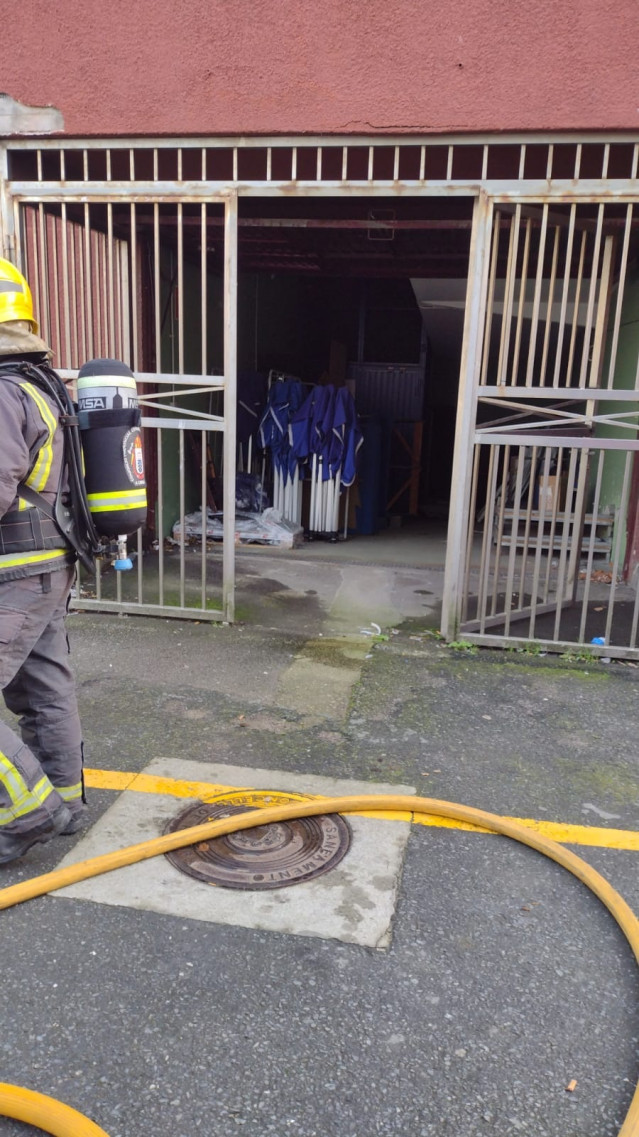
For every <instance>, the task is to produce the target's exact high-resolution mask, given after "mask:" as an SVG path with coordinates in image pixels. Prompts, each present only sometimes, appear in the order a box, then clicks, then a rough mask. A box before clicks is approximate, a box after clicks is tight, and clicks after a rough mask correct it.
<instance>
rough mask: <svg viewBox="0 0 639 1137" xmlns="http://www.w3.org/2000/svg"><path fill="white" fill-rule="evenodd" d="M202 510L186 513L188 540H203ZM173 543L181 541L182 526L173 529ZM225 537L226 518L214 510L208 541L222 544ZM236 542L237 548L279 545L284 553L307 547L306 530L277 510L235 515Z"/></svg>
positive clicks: (209, 511)
mask: <svg viewBox="0 0 639 1137" xmlns="http://www.w3.org/2000/svg"><path fill="white" fill-rule="evenodd" d="M202 528H203V526H202V510H201V509H198V510H196V511H195V512H194V513H187V514H186V515H185V517H184V536H185V537H186V538H189V539H193V538H200V539H201V538H202ZM172 532H173V540H174V541H180V540H181V539H182V526H181V525H180V522H179V521H176V523H175V525H174V526H173V530H172ZM223 536H224V515H223V514H222V513H216V512H214V511H213V510H212V509H207V511H206V538H207V540H209V541H221V540H222V538H223ZM235 542H236V544H238V545H276V546H278V547H279V548H281V549H296V548H298V547H299V546H300V545H302V544H303V543H304V530H303V529H302V527H301V525H296V524H295V523H294V522H293V521H288V520H287V519H286V518H285V517H282V515H281V513H280V512H279V510H277V509H265V510H264V512H263V513H245V512H242V511H239V510H238V512H237V513H236V515H235Z"/></svg>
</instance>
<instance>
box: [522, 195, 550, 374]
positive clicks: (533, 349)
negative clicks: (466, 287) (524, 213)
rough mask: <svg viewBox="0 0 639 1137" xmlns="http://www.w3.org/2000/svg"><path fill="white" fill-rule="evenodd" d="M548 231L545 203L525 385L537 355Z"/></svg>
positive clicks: (542, 214)
mask: <svg viewBox="0 0 639 1137" xmlns="http://www.w3.org/2000/svg"><path fill="white" fill-rule="evenodd" d="M547 232H548V205H547V204H545V205H544V206H543V209H542V213H541V230H540V233H539V249H538V252H537V273H536V276H535V292H534V298H533V307H532V316H531V319H530V341H529V344H528V365H527V367H526V386H527V387H532V385H533V371H534V367H535V357H536V355H537V330H538V328H539V310H540V307H541V287H542V284H543V279H544V261H545V259H546V234H547Z"/></svg>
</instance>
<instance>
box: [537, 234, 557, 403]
mask: <svg viewBox="0 0 639 1137" xmlns="http://www.w3.org/2000/svg"><path fill="white" fill-rule="evenodd" d="M560 233H561V230H560V228H559V226H558V225H557V226H556V227H555V240H554V243H553V248H552V263H551V266H550V281H549V284H548V302H547V305H546V330H545V332H544V344H543V348H542V352H541V367H540V371H539V386H540V387H545V386H546V368H547V366H548V350H549V347H550V329H551V328H552V325H553V318H552V309H553V304H554V302H555V284H556V282H557V261H558V259H559V236H560Z"/></svg>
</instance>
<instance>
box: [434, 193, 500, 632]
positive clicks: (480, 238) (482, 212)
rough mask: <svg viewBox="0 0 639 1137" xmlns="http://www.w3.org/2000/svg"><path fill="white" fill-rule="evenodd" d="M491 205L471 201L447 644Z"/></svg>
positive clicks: (455, 615)
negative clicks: (471, 222) (472, 205)
mask: <svg viewBox="0 0 639 1137" xmlns="http://www.w3.org/2000/svg"><path fill="white" fill-rule="evenodd" d="M491 223H492V202H491V201H490V200H489V198H488V197H487V196H486V195H485V194H484V193H483V192H481V193H480V194H478V196H477V197H476V199H475V204H474V208H473V227H472V233H471V242H470V259H469V266H468V287H467V292H466V309H465V315H464V336H463V342H462V357H461V364H460V372H459V374H460V382H459V396H458V401H457V423H456V428H455V454H454V459H453V475H452V486H451V498H450V514H449V520H448V538H447V543H446V566H445V573H444V596H443V604H442V629H441V630H442V634H443V635H444V636H445V637H446V638H452V637H453V636H454V635H455V633H456V631H457V628H458V626H459V617H460V612H461V602H462V586H463V581H464V577H465V571H466V566H465V564H464V563H462V562H460V557H459V551H460V550H461V549H463V547H464V539H465V537H466V534H467V532H468V516H469V496H470V495H469V493H468V490H469V487H470V483H471V480H472V464H473V462H472V460H473V434H474V430H475V421H476V417H477V383H478V379H479V375H480V371H481V345H482V341H483V336H484V320H485V318H486V291H487V285H488V267H489V259H490V256H489V254H490V238H491Z"/></svg>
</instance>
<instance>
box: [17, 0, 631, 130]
mask: <svg viewBox="0 0 639 1137" xmlns="http://www.w3.org/2000/svg"><path fill="white" fill-rule="evenodd" d="M638 43H639V4H638V3H637V0H559V2H558V0H438V2H437V3H435V2H434V0H181V2H178V3H176V2H175V0H84V3H83V4H82V5H70V4H68V3H67V4H65V3H62V4H54V3H42V0H21V3H20V4H19V5H15V6H14V7H13V9H12V20H11V22H10V23H7V22H6V21H5V26H4V27H3V35H2V68H1V70H0V89H1V90H2V91H4V92H6V93H7V94H9V95H11V96H12V97H13V98H15V99H17V100H19V101H20V102H22V103H25V104H29V105H31V106H34V105H36V106H43V105H53V106H55V107H57V108H58V109H59V110H60V111H61V112H62V114H63V116H64V124H65V131H66V132H67V133H69V134H78V135H84V134H98V135H116V134H149V133H151V134H209V133H210V134H227V133H228V134H241V133H251V134H259V133H270V132H272V133H285V134H297V133H305V132H311V133H315V132H318V133H323V132H334V133H351V132H354V133H360V132H363V133H371V132H386V133H395V132H401V131H408V132H413V131H415V132H423V131H433V132H436V131H478V130H481V131H494V130H500V131H505V130H566V129H577V130H588V129H591V130H593V129H602V130H616V129H634V128H636V127H637V126H639V67H638V66H637V44H638Z"/></svg>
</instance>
